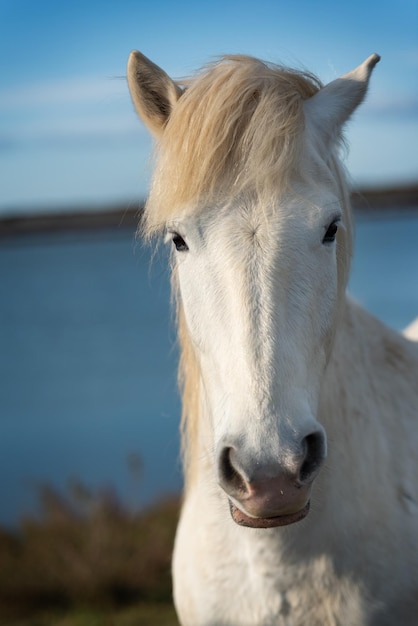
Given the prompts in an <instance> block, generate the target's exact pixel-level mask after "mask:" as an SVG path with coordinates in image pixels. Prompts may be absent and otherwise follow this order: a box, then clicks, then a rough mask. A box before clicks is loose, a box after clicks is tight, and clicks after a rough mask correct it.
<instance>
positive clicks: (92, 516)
mask: <svg viewBox="0 0 418 626" xmlns="http://www.w3.org/2000/svg"><path fill="white" fill-rule="evenodd" d="M177 518H178V500H176V499H166V500H164V501H161V502H159V503H157V504H155V505H154V506H153V507H151V508H149V509H147V510H146V511H143V512H140V513H138V512H137V513H132V512H129V511H127V510H126V509H124V508H123V507H122V506H121V504H120V503H119V501H118V499H117V498H116V496H115V495H114V494H113V493H111V492H106V493H100V494H92V493H90V492H89V491H88V490H87V489H86V488H85V487H84V486H83V485H81V484H77V485H75V486H73V488H72V491H71V494H70V495H68V496H67V495H66V496H63V495H61V494H59V493H57V492H56V491H55V490H53V489H51V488H44V489H43V491H42V493H41V514H40V516H39V517H38V518H35V517H27V518H26V519H25V520H23V521H22V523H21V524H20V527H19V529H18V531H16V532H11V531H8V530H6V529H0V564H1V566H0V623H1V624H2V625H5V624H16V625H21V626H23V625H24V626H27V625H29V624H31V625H33V626H35V625H36V626H49V625H52V624H54V625H57V626H68V625H70V624H71V625H74V626H93V625H94V626H102V625H103V626H110V625H112V626H130V625H131V624H132V625H133V624H135V625H137V626H138V625H141V624H144V625H147V626H150V625H151V624H159V625H160V626H164V624H166V625H167V626H175V624H177V621H176V620H175V617H174V611H173V608H172V602H171V577H170V561H171V552H172V546H173V539H174V532H175V527H176V524H177Z"/></svg>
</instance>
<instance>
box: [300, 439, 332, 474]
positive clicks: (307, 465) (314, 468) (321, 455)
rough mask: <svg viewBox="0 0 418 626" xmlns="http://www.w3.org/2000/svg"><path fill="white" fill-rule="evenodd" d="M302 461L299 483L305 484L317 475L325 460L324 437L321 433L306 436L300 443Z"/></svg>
mask: <svg viewBox="0 0 418 626" xmlns="http://www.w3.org/2000/svg"><path fill="white" fill-rule="evenodd" d="M302 445H303V449H304V453H305V454H304V459H303V462H302V465H301V466H300V470H299V482H300V483H302V484H303V483H307V482H310V481H312V480H313V479H314V478H315V476H316V475H317V473H318V471H319V469H320V467H321V465H322V462H323V461H324V459H325V454H326V446H325V436H324V434H323V433H322V432H321V431H317V432H314V433H311V434H310V435H307V436H306V437H305V438H304V440H303V441H302Z"/></svg>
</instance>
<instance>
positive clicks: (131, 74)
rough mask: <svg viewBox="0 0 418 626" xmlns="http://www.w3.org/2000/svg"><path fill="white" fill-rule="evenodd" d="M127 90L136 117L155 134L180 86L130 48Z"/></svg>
mask: <svg viewBox="0 0 418 626" xmlns="http://www.w3.org/2000/svg"><path fill="white" fill-rule="evenodd" d="M127 78H128V85H129V91H130V93H131V97H132V101H133V103H134V105H135V108H136V110H137V113H138V115H139V117H140V118H141V119H142V121H143V122H144V124H145V125H146V126H147V127H148V129H149V130H150V131H151V132H152V133H153V135H156V136H157V137H159V136H160V135H161V133H162V132H163V130H164V126H165V125H166V123H167V120H168V118H169V117H170V114H171V111H172V108H173V106H174V105H175V104H176V102H177V100H178V99H179V98H180V96H181V95H182V93H183V91H182V89H181V88H180V87H179V86H178V85H176V83H175V82H174V81H173V80H171V78H170V77H169V76H168V74H166V73H165V72H164V70H162V69H161V68H160V67H158V65H155V63H153V62H152V61H150V60H149V59H147V57H146V56H144V55H143V54H141V53H140V52H138V51H137V50H133V51H132V52H131V54H130V55H129V59H128V69H127Z"/></svg>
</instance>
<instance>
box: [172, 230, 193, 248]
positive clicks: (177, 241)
mask: <svg viewBox="0 0 418 626" xmlns="http://www.w3.org/2000/svg"><path fill="white" fill-rule="evenodd" d="M172 241H173V243H174V245H175V246H176V250H177V251H178V252H186V251H187V250H188V249H189V247H188V245H187V243H186V242H185V241H184V239H183V237H182V236H181V235H179V234H178V233H173V236H172Z"/></svg>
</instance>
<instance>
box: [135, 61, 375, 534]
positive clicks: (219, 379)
mask: <svg viewBox="0 0 418 626" xmlns="http://www.w3.org/2000/svg"><path fill="white" fill-rule="evenodd" d="M378 61H379V56H378V55H376V54H374V55H371V56H370V57H369V58H368V59H366V60H365V61H364V62H363V63H362V64H361V65H360V66H359V67H358V68H356V69H355V70H353V71H352V72H349V73H348V74H345V75H344V76H342V77H341V78H338V79H336V80H334V81H332V82H331V83H329V84H328V85H327V86H325V87H324V88H322V89H319V91H311V90H309V93H310V94H313V95H309V97H307V96H303V97H301V99H300V100H299V104H300V106H301V108H302V111H303V119H302V120H299V118H298V120H299V122H300V124H299V125H300V128H301V132H302V134H303V140H304V143H303V146H302V148H303V149H302V150H301V151H300V152H299V150H296V151H295V152H294V154H298V155H299V154H303V156H302V157H301V163H300V164H299V166H300V168H299V179H298V180H299V182H298V184H294V185H293V186H292V185H289V186H287V187H288V188H291V189H292V190H293V194H291V195H289V196H288V197H282V198H281V199H280V201H276V202H274V201H273V202H271V205H266V203H265V202H264V201H263V202H262V203H261V204H262V206H259V203H258V202H257V201H256V200H254V199H251V198H250V194H249V196H248V197H244V198H243V197H242V196H243V195H244V196H245V195H246V190H247V187H245V186H243V187H240V188H239V191H240V193H238V194H237V195H238V196H241V199H240V200H239V201H238V200H237V201H235V202H231V201H230V200H229V201H228V202H227V203H225V205H224V206H222V202H221V203H219V201H218V200H219V197H222V189H219V188H218V185H216V191H217V192H219V193H217V194H216V196H217V206H216V207H215V206H213V207H206V209H207V210H206V211H203V210H199V211H193V210H188V211H187V212H186V213H184V215H185V216H186V215H187V217H183V218H181V217H179V218H178V219H176V218H175V217H174V216H173V215H171V213H170V219H167V215H166V214H165V213H164V215H163V214H161V213H160V212H159V209H158V208H157V207H158V206H159V205H160V201H161V200H162V199H164V198H165V201H166V202H165V203H164V202H162V204H163V205H167V204H168V205H169V204H170V203H169V202H167V197H166V194H164V193H162V190H166V189H169V190H170V189H171V185H170V184H169V183H168V179H169V180H170V182H171V183H172V185H174V189H176V190H177V193H178V192H179V189H181V190H182V193H183V195H184V194H185V198H184V202H187V199H186V197H187V198H193V197H195V196H196V194H197V195H198V194H199V193H200V194H201V192H202V189H204V188H205V185H203V186H201V187H199V185H197V186H196V185H195V187H194V188H193V189H194V192H193V193H194V194H195V195H193V193H191V192H190V191H189V185H190V184H193V181H194V180H195V178H197V176H195V174H197V173H198V171H199V168H200V166H201V163H199V158H201V155H202V152H204V146H203V145H202V146H200V147H201V148H202V149H196V150H195V152H194V155H195V158H193V157H191V156H190V152H189V151H188V150H187V149H185V146H186V148H187V146H188V145H189V142H188V139H189V138H190V137H191V136H193V137H194V140H195V139H196V137H200V138H205V137H206V138H207V136H208V133H209V132H210V129H212V132H213V129H214V126H213V125H212V126H211V125H209V126H208V125H205V120H204V119H201V118H199V120H198V122H199V123H198V124H197V125H196V122H195V126H194V128H193V129H191V128H190V125H191V124H192V123H191V120H192V119H194V118H193V115H191V114H190V113H191V112H193V111H195V108H196V106H197V104H198V102H197V101H194V100H193V90H192V91H190V90H189V91H188V90H187V89H186V91H184V90H183V89H182V88H181V87H180V86H179V85H178V84H177V83H175V82H174V81H172V79H171V78H169V76H168V75H167V74H166V73H165V72H164V71H163V70H161V69H160V68H159V67H157V66H156V65H155V64H154V63H152V62H151V61H150V60H149V59H147V58H146V57H144V56H143V55H142V54H140V53H138V52H133V53H131V55H130V58H129V62H128V82H129V86H130V91H131V95H132V99H133V102H134V104H135V107H136V109H137V111H138V113H139V115H140V116H141V118H142V120H143V121H144V123H145V124H146V125H147V126H148V128H149V129H150V130H151V132H152V133H153V134H154V135H155V136H156V137H158V138H159V139H160V150H161V151H162V152H161V156H160V162H159V167H158V168H157V169H158V174H157V176H156V179H155V183H154V186H153V189H154V194H151V196H152V195H154V202H151V203H148V205H147V212H146V216H147V219H148V220H149V223H148V229H149V230H152V228H153V227H154V228H155V227H156V224H158V223H159V222H160V223H161V222H164V223H166V224H167V227H168V231H169V233H171V235H170V236H171V238H172V240H173V244H174V246H175V248H176V255H177V274H178V283H179V289H180V304H181V307H182V309H183V313H184V319H185V322H186V325H187V331H188V334H189V335H190V339H191V341H192V343H193V345H194V351H195V353H196V357H197V360H198V363H199V368H200V375H201V389H200V396H201V403H202V407H200V408H201V409H202V412H203V415H201V416H199V419H200V422H199V429H202V430H199V432H200V433H201V432H203V431H204V435H207V437H205V436H203V437H201V439H203V440H204V441H201V442H200V443H201V445H203V444H205V445H206V447H207V450H209V451H210V452H209V453H210V454H213V455H214V462H215V466H216V472H217V478H218V482H219V484H220V486H221V487H222V488H223V489H224V491H225V492H226V494H227V496H228V498H229V501H230V504H231V511H232V515H233V518H234V519H235V521H236V522H238V523H240V524H243V525H248V526H255V527H257V526H258V527H269V526H277V525H283V524H289V523H291V522H295V521H297V520H299V519H301V518H303V517H304V516H305V515H306V513H307V512H308V509H309V498H310V490H311V485H312V482H313V480H314V478H315V476H316V475H317V473H318V471H319V469H320V466H321V464H322V463H323V461H324V458H325V455H326V438H325V433H324V430H323V428H322V427H321V425H320V423H319V421H318V419H319V417H320V416H318V415H317V412H318V403H319V395H320V388H321V381H322V377H323V374H324V370H325V367H326V363H327V358H328V356H329V354H330V350H331V345H332V338H333V329H334V326H335V320H336V316H337V314H338V304H339V301H340V299H341V297H342V294H343V292H344V288H345V282H346V270H345V269H344V266H345V265H347V266H348V263H345V261H344V257H348V252H349V250H348V248H349V246H348V245H346V244H347V241H348V240H349V230H350V229H349V225H348V224H344V219H348V215H347V212H346V211H344V213H345V216H344V219H343V211H342V206H341V204H340V200H339V198H342V197H343V196H344V193H342V189H341V184H340V176H339V172H338V167H337V166H336V164H335V155H334V149H335V144H336V143H338V140H339V138H340V134H341V130H342V127H343V125H344V123H345V122H346V121H347V119H348V118H349V117H350V115H351V113H352V112H353V111H354V110H355V108H356V107H357V106H358V105H359V104H360V102H361V101H362V100H363V98H364V96H365V94H366V91H367V86H368V82H369V78H370V75H371V72H372V70H373V68H374V66H375V65H376V63H377V62H378ZM257 68H258V69H257V72H258V71H261V73H262V74H263V75H264V72H265V68H264V69H261V70H260V66H259V65H257ZM228 71H229V70H228ZM207 76H210V77H212V78H213V76H214V75H213V74H210V73H209V74H207ZM222 76H223V75H222ZM288 78H289V77H288ZM199 80H201V79H199V78H198V79H196V85H197V84H200V83H199ZM202 80H203V79H202ZM286 80H287V79H286ZM216 84H217V85H218V87H219V89H222V85H224V83H223V82H222V83H219V84H218V83H216ZM234 84H235V83H234ZM257 84H259V83H257ZM201 85H204V88H203V89H201V90H197V92H196V93H198V94H199V99H200V101H204V99H205V97H207V88H208V85H207V83H206V82H204V83H201ZM250 85H251V89H250V90H249V92H248V90H247V92H246V93H247V95H248V93H251V98H250V103H251V107H252V108H251V111H252V112H253V113H254V110H255V109H254V106H255V104H256V102H257V101H258V96H259V95H260V91H259V89H258V88H257V89H254V88H253V83H250ZM260 88H261V87H260ZM215 91H216V90H215ZM235 91H236V90H235V89H232V90H230V91H229V92H228V93H229V97H230V98H233V97H234V93H235ZM190 93H192V96H190ZM216 93H217V92H216ZM298 93H299V92H298ZM212 95H213V94H212ZM182 101H183V103H185V104H184V106H183V107H182V105H181V102H182ZM221 101H222V102H224V97H222V98H221ZM243 101H244V100H243ZM291 101H292V102H293V100H291ZM275 102H276V101H275ZM216 103H217V106H218V105H220V101H219V100H216ZM277 104H278V103H277V102H276V104H275V105H274V106H275V107H276V105H277ZM217 106H216V107H215V109H216V110H217ZM299 110H300V109H299ZM262 111H263V112H265V109H264V108H262ZM286 112H287V113H288V112H289V110H288V109H286ZM243 113H246V115H243V116H241V115H238V116H237V115H234V116H233V117H232V119H233V121H234V124H230V126H229V129H231V128H232V129H234V131H233V132H232V134H231V136H230V145H229V146H228V150H226V151H224V156H225V158H224V160H223V161H222V159H218V158H213V159H212V160H210V161H209V162H210V164H211V167H212V169H213V171H214V172H215V174H216V177H218V178H219V166H220V165H222V163H225V167H226V164H227V163H228V155H230V151H231V150H232V148H233V147H234V145H235V143H236V138H237V134H236V133H235V130H237V128H238V127H239V124H238V123H237V120H241V119H249V118H251V115H252V113H251V114H250V115H249V114H248V111H246V112H245V111H244V112H243ZM276 113H277V108H274V115H272V116H271V117H267V118H265V119H267V120H268V121H269V125H268V126H267V127H266V128H265V131H266V132H265V134H264V135H263V137H264V136H266V135H268V134H269V130H271V129H272V126H271V120H274V119H276V117H275V116H276ZM254 115H255V113H254ZM182 116H183V117H182ZM180 118H181V119H183V120H186V123H184V124H183V125H180V126H177V125H176V120H179V119H180ZM257 119H260V118H257ZM217 121H218V124H217V128H218V129H219V128H220V129H222V133H221V134H220V135H219V136H217V139H218V140H219V141H221V140H222V137H225V134H224V129H225V124H224V118H222V119H219V120H217ZM203 127H204V129H205V132H203V130H202V129H203ZM179 128H181V129H182V133H183V134H182V133H179V132H178V130H179ZM256 128H257V129H258V128H259V126H258V125H256ZM281 128H282V127H281V126H280V129H281ZM174 130H175V131H176V132H174ZM191 131H194V132H191ZM280 132H281V131H280ZM190 133H191V134H190ZM241 134H242V133H241ZM249 136H251V133H250V135H247V134H246V133H244V134H243V135H242V137H241V139H242V138H243V137H244V138H245V141H244V140H243V141H242V142H241V144H240V146H241V147H242V148H245V145H246V141H247V140H248V139H249ZM167 138H168V139H170V141H172V142H173V145H174V146H175V147H176V150H174V153H175V156H176V158H173V155H172V158H171V162H172V163H174V167H172V168H171V169H169V171H170V172H171V178H170V177H168V178H167V167H168V162H169V160H167V155H168V154H170V151H169V150H168V148H169V146H168V144H167V141H165V139H167ZM285 144H286V142H284V143H283V146H284V145H285ZM199 145H200V144H199ZM214 145H215V146H217V145H219V142H218V141H215V143H214ZM278 145H279V144H278ZM271 146H272V144H271V142H270V148H271ZM280 146H282V142H280ZM164 151H166V154H165V152H164ZM167 151H168V152H167ZM174 153H173V154H174ZM213 154H215V155H216V154H217V153H216V151H215V152H214V153H212V156H213ZM256 154H257V155H259V154H260V153H259V152H256ZM286 154H287V153H286ZM163 157H164V158H163ZM179 159H180V160H181V159H183V161H184V163H183V165H185V167H184V168H183V169H182V170H181V171H182V172H183V174H186V173H187V177H186V176H185V180H186V181H187V184H186V183H184V184H183V186H180V187H179V186H178V179H179V178H181V177H179V174H178V172H179V171H180V170H178V163H179ZM229 160H230V159H229ZM205 162H206V170H202V171H204V172H206V173H207V172H208V169H207V163H208V161H205ZM251 163H253V162H251ZM265 163H269V164H270V166H271V163H274V166H275V167H277V163H276V159H274V158H270V159H268V160H267V161H265ZM282 165H285V163H284V161H283V162H282ZM229 166H230V167H236V166H237V163H236V162H235V161H234V162H233V163H232V164H231V163H229ZM295 168H296V166H295ZM296 169H297V168H296ZM261 170H262V172H263V171H264V170H263V168H261ZM285 170H286V174H288V173H290V172H292V173H293V169H292V168H290V169H289V170H287V169H286V168H285ZM252 171H253V168H252V167H251V168H249V167H247V169H246V170H245V168H244V172H241V174H244V173H245V174H246V175H245V176H241V179H242V180H247V175H249V173H250V172H252ZM254 171H256V170H254ZM257 171H258V170H257ZM261 175H262V176H265V174H263V173H262V174H261ZM289 175H290V174H289ZM200 178H202V175H200ZM218 178H217V179H216V181H218ZM219 180H220V181H221V180H222V177H220V178H219ZM232 180H235V181H236V180H237V179H236V178H233V179H232ZM263 180H264V178H261V179H260V180H258V183H259V186H260V185H261V184H262V183H263ZM307 180H310V184H306V183H302V182H301V181H307ZM204 182H205V181H204ZM212 182H213V180H212ZM220 186H222V185H220ZM209 187H210V186H209ZM256 187H257V185H256ZM210 188H211V189H213V187H210ZM248 189H250V187H248ZM333 189H336V193H335V195H334V194H333V192H332V190H333ZM244 191H245V193H241V192H244ZM186 192H187V193H186ZM170 193H171V194H172V192H170ZM190 194H191V195H190ZM224 195H225V198H230V189H229V190H228V189H225V190H224ZM255 195H257V194H255ZM180 196H181V194H180ZM170 197H171V196H170ZM304 198H305V199H306V198H309V202H308V203H307V202H305V201H304V200H303V199H304ZM155 200H157V202H155ZM345 203H346V198H344V204H345ZM181 204H182V200H181V197H180V198H179V197H177V198H176V206H180V205H181ZM176 210H177V209H175V211H174V213H175V212H176ZM172 218H173V219H172ZM344 228H347V233H348V236H346V237H345V236H343V237H341V236H337V232H338V231H339V230H340V232H341V231H343V230H344ZM339 240H340V241H339ZM342 242H344V245H340V244H341V243H342ZM337 247H338V255H337ZM341 259H343V262H342V261H341Z"/></svg>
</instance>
